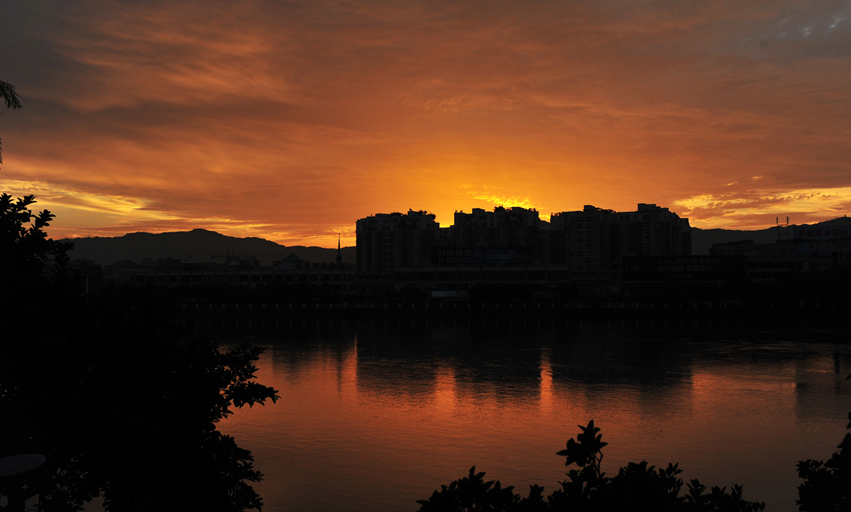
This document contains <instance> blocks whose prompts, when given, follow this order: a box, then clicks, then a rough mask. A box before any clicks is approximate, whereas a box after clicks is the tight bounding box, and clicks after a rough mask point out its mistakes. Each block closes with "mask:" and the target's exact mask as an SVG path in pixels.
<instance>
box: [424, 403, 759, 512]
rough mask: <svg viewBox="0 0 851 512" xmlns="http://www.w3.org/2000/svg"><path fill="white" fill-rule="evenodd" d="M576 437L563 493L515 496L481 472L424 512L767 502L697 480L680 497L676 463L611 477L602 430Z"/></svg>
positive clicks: (751, 508) (731, 511) (572, 511)
mask: <svg viewBox="0 0 851 512" xmlns="http://www.w3.org/2000/svg"><path fill="white" fill-rule="evenodd" d="M579 428H580V429H581V432H580V433H579V435H577V436H576V439H572V438H571V439H570V440H568V441H567V448H566V449H564V450H562V451H560V452H558V453H557V455H561V456H564V457H566V461H565V465H567V466H572V465H574V464H575V465H576V466H577V468H572V469H570V470H569V471H568V472H567V480H565V481H563V482H561V489H557V490H556V491H555V492H553V493H552V494H551V495H549V496H547V497H546V498H544V488H543V487H541V486H538V485H532V486H530V488H529V494H528V495H527V496H525V497H524V496H520V495H518V494H515V493H514V488H513V487H502V485H501V484H500V483H499V482H498V481H497V482H493V481H490V482H486V481H485V480H484V476H485V473H483V472H482V473H476V471H475V469H476V468H475V466H474V467H473V468H471V469H470V474H469V476H467V477H465V478H462V479H460V480H456V481H454V482H452V483H451V484H449V485H448V486H447V485H442V486H441V488H440V490H439V491H434V492H433V493H432V495H431V497H430V498H429V499H427V500H419V501H417V503H419V504H420V505H421V507H420V512H472V511H493V512H544V511H563V512H622V511H625V510H628V511H634V512H645V511H646V512H756V511H759V510H763V509H764V508H765V503H757V502H751V501H747V500H746V499H744V497H743V496H742V487H741V486H738V485H734V486H732V487H731V489H730V490H729V491H727V489H726V487H712V488H711V489H709V492H708V493H707V492H706V491H707V488H706V486H704V485H701V483H700V482H699V481H698V480H692V481H691V482H689V483H688V484H687V487H688V492H686V493H685V494H683V495H680V491H681V490H682V487H683V481H682V479H681V478H678V477H677V475H679V474H680V473H681V472H682V470H680V469H679V467H678V466H677V465H676V464H668V467H667V468H664V469H663V468H658V469H657V468H656V467H654V466H650V465H648V464H647V462H645V461H642V462H639V463H635V462H630V463H629V464H627V465H626V466H624V467H622V468H620V470H619V471H618V474H617V475H616V476H614V477H612V478H610V477H607V476H606V474H605V473H604V472H603V471H602V466H601V464H602V460H603V452H602V450H603V448H604V447H605V446H606V445H607V444H608V443H605V442H603V440H602V434H600V433H599V432H600V428H599V427H595V426H594V421H593V420H591V421H590V422H589V423H588V425H587V426H584V427H583V426H582V425H579Z"/></svg>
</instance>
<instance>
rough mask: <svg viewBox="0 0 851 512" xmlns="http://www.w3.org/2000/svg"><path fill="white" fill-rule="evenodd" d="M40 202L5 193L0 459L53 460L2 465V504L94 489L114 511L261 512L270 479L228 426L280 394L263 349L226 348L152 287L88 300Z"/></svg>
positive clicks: (0, 269) (14, 505)
mask: <svg viewBox="0 0 851 512" xmlns="http://www.w3.org/2000/svg"><path fill="white" fill-rule="evenodd" d="M34 202H35V200H34V198H33V197H32V196H28V197H24V198H22V199H18V200H16V201H15V200H12V198H11V197H10V196H9V195H7V194H2V196H0V278H2V283H3V286H4V290H3V292H2V293H3V296H2V298H3V303H2V307H0V325H2V343H0V423H2V435H0V458H3V457H15V456H21V455H23V454H38V455H41V456H43V460H44V463H43V464H42V465H41V466H40V467H39V468H38V469H36V470H34V471H32V472H31V473H30V474H29V475H27V478H26V479H23V478H19V477H9V476H8V475H6V474H5V473H4V472H0V495H2V496H5V497H6V502H5V503H6V505H5V506H4V507H0V509H2V508H5V509H8V510H15V511H18V510H24V509H25V506H24V505H25V500H26V499H27V498H30V497H34V496H36V495H38V499H39V502H38V508H37V509H38V510H44V511H53V510H63V511H64V510H79V509H80V508H81V507H82V506H83V504H85V503H86V502H88V501H90V500H92V499H93V498H95V497H100V498H102V499H103V502H104V505H105V507H106V508H107V509H108V510H115V511H169V510H175V511H177V510H179V511H193V510H198V511H242V510H246V509H259V508H260V507H261V505H262V502H261V500H260V497H259V496H258V495H257V493H256V492H254V490H253V489H252V487H251V485H250V483H251V482H256V481H258V480H260V478H261V476H262V475H261V474H260V472H258V471H256V470H255V469H254V467H253V465H252V461H253V458H252V456H251V453H250V452H249V451H248V450H245V449H242V448H240V447H239V446H238V445H237V444H236V442H235V440H234V439H233V438H231V437H229V436H226V435H223V434H221V433H220V432H219V431H218V429H217V423H218V421H219V420H221V419H222V418H224V417H226V416H228V415H229V414H231V413H232V412H233V409H234V408H238V407H242V406H243V405H246V404H247V405H249V406H251V405H254V404H262V403H264V402H265V401H266V400H268V399H271V400H272V401H274V400H275V399H277V393H276V391H275V390H274V389H272V388H270V387H267V386H263V385H262V384H259V383H258V382H256V381H255V380H254V373H255V371H256V368H255V366H254V361H255V360H256V359H257V357H258V356H259V354H260V349H258V348H254V347H249V346H241V347H238V348H235V349H232V350H228V351H224V350H219V348H218V347H217V346H216V345H214V344H212V343H210V342H208V341H205V340H203V339H201V338H199V337H197V336H195V335H193V333H192V332H191V331H190V330H188V329H184V328H183V327H181V326H180V325H179V324H177V323H175V322H173V321H171V319H170V318H169V309H168V307H167V305H166V304H163V303H162V302H160V301H159V300H157V297H156V296H155V295H154V296H152V295H151V294H149V293H147V292H146V291H145V290H139V291H138V293H136V294H127V293H124V294H114V295H99V296H86V295H85V294H84V293H83V291H82V289H81V287H80V286H79V284H78V283H76V282H75V281H74V279H73V278H72V276H71V275H69V272H68V268H67V262H68V258H67V256H66V252H67V250H68V244H62V243H56V242H53V241H52V240H50V239H48V238H47V236H46V235H45V233H44V228H45V227H46V226H48V224H49V222H50V221H51V220H52V218H53V215H52V214H51V213H50V212H48V211H46V210H45V211H43V212H40V213H39V214H38V215H36V214H34V213H33V212H32V211H31V210H30V206H31V205H32V204H33V203H34ZM7 460H8V459H7ZM12 460H15V459H12ZM0 503H3V502H0Z"/></svg>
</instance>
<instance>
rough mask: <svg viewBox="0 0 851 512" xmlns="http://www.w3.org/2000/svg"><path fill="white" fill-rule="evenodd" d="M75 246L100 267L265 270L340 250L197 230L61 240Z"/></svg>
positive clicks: (328, 259)
mask: <svg viewBox="0 0 851 512" xmlns="http://www.w3.org/2000/svg"><path fill="white" fill-rule="evenodd" d="M60 241H62V242H71V243H73V244H74V249H73V250H72V251H71V252H70V253H69V256H70V257H71V258H72V259H85V260H91V261H93V262H95V263H96V264H98V265H109V264H112V263H115V262H117V261H125V260H129V261H133V262H134V263H141V262H142V260H145V259H152V260H158V259H164V258H178V259H181V260H185V259H189V258H191V259H192V260H193V261H196V262H198V263H225V262H226V261H227V259H228V258H230V259H236V260H240V259H256V260H258V261H259V263H260V265H262V266H269V265H271V264H272V262H274V261H278V260H282V259H284V258H286V257H287V256H289V255H290V254H295V255H296V256H298V258H299V259H302V260H306V261H311V262H315V263H333V262H334V261H336V258H337V249H326V248H324V247H316V246H303V245H295V246H285V245H281V244H278V243H276V242H272V241H270V240H266V239H265V238H259V237H245V238H238V237H234V236H229V235H223V234H221V233H218V232H216V231H209V230H206V229H201V228H196V229H193V230H191V231H167V232H164V233H148V232H145V231H137V232H134V233H127V234H125V235H122V236H117V237H99V236H98V237H84V238H67V239H63V240H60ZM340 254H341V255H342V256H343V262H344V263H352V264H354V262H355V248H354V247H343V248H341V249H340Z"/></svg>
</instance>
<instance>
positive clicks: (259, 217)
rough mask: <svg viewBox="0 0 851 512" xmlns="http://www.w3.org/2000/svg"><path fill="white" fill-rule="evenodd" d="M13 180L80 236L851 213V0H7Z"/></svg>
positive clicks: (3, 73) (0, 70)
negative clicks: (15, 101) (496, 214)
mask: <svg viewBox="0 0 851 512" xmlns="http://www.w3.org/2000/svg"><path fill="white" fill-rule="evenodd" d="M0 44H2V47H3V49H4V51H3V52H0V80H4V81H7V82H10V83H12V84H14V85H15V86H16V88H17V90H18V92H19V94H20V96H21V99H22V100H23V102H24V108H23V109H21V110H3V111H2V115H0V137H2V139H3V157H4V164H3V167H2V169H0V191H5V192H8V193H11V194H14V195H21V194H30V193H33V194H36V195H37V198H38V200H39V204H38V206H40V207H42V208H48V209H50V210H51V211H53V212H54V213H56V214H57V217H58V218H57V220H56V221H55V222H54V224H53V225H52V227H51V229H50V230H49V234H50V235H51V236H53V237H54V238H62V237H66V236H86V235H88V234H89V233H91V234H92V235H101V236H114V235H121V234H124V233H127V232H133V231H150V232H159V231H178V230H187V229H192V228H196V227H200V228H206V229H212V230H216V231H219V232H222V233H225V234H228V235H233V236H259V237H263V238H267V239H270V240H274V241H276V242H279V243H283V244H287V245H297V244H302V245H320V246H329V247H330V246H333V245H335V244H336V233H337V232H339V231H342V232H343V243H344V245H346V244H348V245H352V244H354V229H355V228H354V226H355V220H356V219H358V218H361V217H365V216H367V215H371V214H374V213H379V212H391V211H407V210H408V209H410V208H412V209H426V210H429V211H431V212H433V213H435V214H436V215H437V219H438V221H439V222H440V223H441V225H443V226H446V225H449V224H451V223H452V213H453V212H454V211H455V210H456V209H463V210H465V211H469V210H470V209H471V208H474V207H478V208H486V209H492V208H493V207H494V206H497V205H505V206H511V205H520V206H526V207H534V208H537V209H538V210H539V211H540V212H541V213H542V214H544V215H549V214H550V213H551V212H558V211H565V210H578V209H581V208H582V206H583V205H585V204H593V205H596V206H599V207H602V208H612V209H615V210H634V209H635V206H636V203H639V202H644V203H656V204H659V205H661V206H667V207H669V208H671V210H673V211H675V212H677V213H678V214H679V215H680V216H683V217H689V218H690V219H691V224H692V226H696V227H727V228H740V229H758V228H764V227H768V226H771V225H773V224H774V220H775V217H776V216H781V217H785V216H786V215H789V216H790V218H791V221H792V222H793V223H804V222H813V221H817V220H825V219H829V218H834V217H837V216H841V215H844V214H845V213H847V212H848V211H849V210H851V208H849V206H850V205H851V93H849V91H851V3H849V2H848V1H842V2H830V1H823V2H819V1H815V2H802V1H794V2H790V1H783V0H766V1H727V2H722V1H704V2H701V1H695V2H682V1H676V0H671V1H658V2H655V1H633V0H630V1H623V2H617V1H607V0H594V1H588V2H582V1H564V0H558V1H549V0H539V1H535V2H501V1H483V2H476V1H470V2H466V1H464V2H457V1H452V2H441V1H428V2H416V1H410V0H406V1H392V0H383V1H380V2H369V1H360V2H348V1H337V2H326V1H322V0H311V1H305V2H301V1H295V2H287V3H284V2H278V1H262V0H257V1H245V2H243V1H228V2H214V1H209V0H205V1H203V2H202V1H163V2H157V1H146V2H140V1H131V0H109V1H106V0H102V1H88V0H81V1H75V2H66V1H61V0H54V1H47V0H26V1H24V0H8V1H5V2H2V3H0Z"/></svg>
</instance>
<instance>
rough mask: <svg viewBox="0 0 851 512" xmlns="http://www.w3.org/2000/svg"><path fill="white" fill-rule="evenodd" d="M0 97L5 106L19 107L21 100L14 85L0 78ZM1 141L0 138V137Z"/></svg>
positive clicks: (0, 149)
mask: <svg viewBox="0 0 851 512" xmlns="http://www.w3.org/2000/svg"><path fill="white" fill-rule="evenodd" d="M0 98H2V99H3V102H4V103H6V108H21V100H19V99H18V94H17V93H16V92H15V86H14V85H12V84H10V83H8V82H4V81H2V80H0ZM0 142H2V139H0ZM2 149H3V148H2V146H0V164H2V163H3V151H2Z"/></svg>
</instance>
